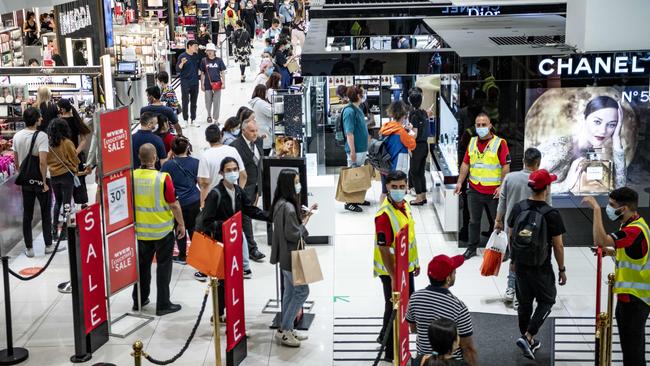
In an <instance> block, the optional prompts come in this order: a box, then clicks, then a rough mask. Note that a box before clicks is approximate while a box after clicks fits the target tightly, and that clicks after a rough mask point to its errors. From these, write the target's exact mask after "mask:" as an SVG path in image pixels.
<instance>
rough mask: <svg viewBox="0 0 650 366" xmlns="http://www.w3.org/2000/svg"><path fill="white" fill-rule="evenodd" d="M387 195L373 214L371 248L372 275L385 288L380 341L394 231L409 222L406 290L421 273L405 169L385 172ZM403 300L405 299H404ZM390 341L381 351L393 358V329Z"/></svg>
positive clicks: (392, 261)
mask: <svg viewBox="0 0 650 366" xmlns="http://www.w3.org/2000/svg"><path fill="white" fill-rule="evenodd" d="M386 188H387V190H388V195H387V197H386V199H385V200H384V202H383V203H382V204H381V206H380V207H379V210H378V211H377V214H376V215H375V242H376V245H375V251H374V276H375V277H377V276H379V278H380V279H381V284H382V286H383V290H384V322H383V324H382V327H381V331H380V333H379V337H378V338H377V342H379V343H381V342H382V340H383V338H384V333H385V332H386V327H387V326H388V323H389V321H390V315H391V313H392V311H393V303H392V301H391V298H392V293H393V283H395V255H394V254H393V253H394V251H395V248H396V247H397V245H396V243H395V237H396V236H397V233H399V231H400V230H401V229H402V228H403V227H404V225H407V224H408V227H409V230H408V232H409V233H408V238H409V253H408V260H409V292H410V294H412V293H413V290H414V287H415V283H414V282H415V281H414V276H417V275H418V274H420V265H419V262H418V247H417V244H416V241H415V227H414V226H415V221H413V216H412V215H411V206H410V205H409V203H408V202H406V200H404V196H405V195H406V190H407V188H408V185H407V182H406V173H404V172H402V171H400V170H396V171H392V172H390V173H388V175H387V176H386ZM404 301H408V300H407V299H405V300H404ZM388 338H389V341H388V343H387V345H386V349H385V352H384V359H385V360H386V361H388V362H393V341H392V339H393V332H392V331H391V332H390V333H389V336H388Z"/></svg>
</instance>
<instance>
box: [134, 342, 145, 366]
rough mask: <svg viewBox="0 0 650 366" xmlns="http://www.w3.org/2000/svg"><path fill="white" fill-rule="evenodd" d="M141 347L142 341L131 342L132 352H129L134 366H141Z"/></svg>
mask: <svg viewBox="0 0 650 366" xmlns="http://www.w3.org/2000/svg"><path fill="white" fill-rule="evenodd" d="M142 348H144V344H142V341H135V342H134V343H133V353H131V356H133V360H134V362H135V366H142V354H143V352H142Z"/></svg>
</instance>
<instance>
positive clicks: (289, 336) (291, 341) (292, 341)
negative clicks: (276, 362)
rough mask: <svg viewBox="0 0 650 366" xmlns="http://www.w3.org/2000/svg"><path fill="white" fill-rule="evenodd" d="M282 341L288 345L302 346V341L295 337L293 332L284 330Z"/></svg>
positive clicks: (284, 344)
mask: <svg viewBox="0 0 650 366" xmlns="http://www.w3.org/2000/svg"><path fill="white" fill-rule="evenodd" d="M280 343H281V344H282V345H283V346H287V347H300V341H299V340H298V339H296V337H294V335H293V333H292V332H282V340H281V341H280Z"/></svg>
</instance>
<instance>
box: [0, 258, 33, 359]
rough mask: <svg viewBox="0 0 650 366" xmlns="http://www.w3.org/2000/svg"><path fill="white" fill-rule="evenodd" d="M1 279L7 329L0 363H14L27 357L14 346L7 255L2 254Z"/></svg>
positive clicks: (24, 350)
mask: <svg viewBox="0 0 650 366" xmlns="http://www.w3.org/2000/svg"><path fill="white" fill-rule="evenodd" d="M2 279H3V281H4V297H5V299H4V300H5V326H6V331H7V348H6V349H3V350H1V351H0V365H16V364H19V363H21V362H23V361H25V360H26V359H27V358H28V357H29V352H28V351H27V349H25V348H21V347H14V340H13V329H12V324H11V295H10V292H11V288H10V287H9V257H7V256H6V255H3V256H2Z"/></svg>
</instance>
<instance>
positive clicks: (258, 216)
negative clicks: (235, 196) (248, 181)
mask: <svg viewBox="0 0 650 366" xmlns="http://www.w3.org/2000/svg"><path fill="white" fill-rule="evenodd" d="M241 196H242V205H241V210H242V213H243V214H244V215H246V216H248V217H250V218H251V219H255V220H260V221H266V222H271V215H269V213H268V212H266V211H263V210H261V209H260V208H258V207H257V206H255V204H254V203H253V202H251V200H250V199H249V198H248V196H247V195H246V193H245V192H243V191H242V192H241Z"/></svg>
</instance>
